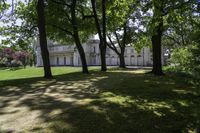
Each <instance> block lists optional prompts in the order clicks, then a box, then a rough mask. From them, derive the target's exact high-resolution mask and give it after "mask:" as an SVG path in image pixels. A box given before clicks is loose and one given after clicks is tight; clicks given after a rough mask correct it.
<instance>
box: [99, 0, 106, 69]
mask: <svg viewBox="0 0 200 133" xmlns="http://www.w3.org/2000/svg"><path fill="white" fill-rule="evenodd" d="M102 28H103V29H102V32H103V43H101V46H100V50H101V71H107V68H106V46H107V45H106V44H107V41H106V0H102Z"/></svg>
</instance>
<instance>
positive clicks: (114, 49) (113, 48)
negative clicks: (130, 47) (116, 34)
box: [107, 35, 120, 55]
mask: <svg viewBox="0 0 200 133" xmlns="http://www.w3.org/2000/svg"><path fill="white" fill-rule="evenodd" d="M107 37H108V39H109V41H110V43H107V46H108V47H109V48H110V49H112V50H113V51H115V52H116V53H117V54H118V55H119V54H120V53H119V51H118V50H117V48H116V46H115V44H114V43H113V41H112V39H111V37H110V36H109V35H107Z"/></svg>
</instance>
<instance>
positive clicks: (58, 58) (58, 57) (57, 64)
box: [57, 57, 59, 65]
mask: <svg viewBox="0 0 200 133" xmlns="http://www.w3.org/2000/svg"><path fill="white" fill-rule="evenodd" d="M57 65H59V57H57Z"/></svg>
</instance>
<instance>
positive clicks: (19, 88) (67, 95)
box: [0, 70, 200, 133]
mask: <svg viewBox="0 0 200 133" xmlns="http://www.w3.org/2000/svg"><path fill="white" fill-rule="evenodd" d="M187 80H188V79H187V78H180V77H175V76H173V75H166V76H164V77H155V76H152V75H146V74H140V73H135V70H133V71H132V70H128V71H119V70H112V71H110V72H107V73H100V72H96V71H92V72H91V74H89V75H83V74H81V73H79V72H76V73H69V74H64V75H58V76H55V79H52V80H47V79H43V78H28V79H18V80H9V81H0V100H1V104H0V116H1V119H0V125H1V126H0V129H2V131H6V130H8V131H13V132H16V131H28V132H58V133H62V132H63V133H66V132H67V133H113V132H115V133H132V132H152V133H155V132H187V131H188V130H189V129H191V130H193V129H195V128H197V127H198V126H199V123H198V122H199V121H200V113H199V112H200V106H199V105H200V93H199V91H198V88H197V87H195V86H192V85H191V84H188V83H187V82H186V81H187ZM16 123H17V126H16V125H14V124H16ZM12 124H13V125H12ZM9 125H12V126H11V127H10V126H9Z"/></svg>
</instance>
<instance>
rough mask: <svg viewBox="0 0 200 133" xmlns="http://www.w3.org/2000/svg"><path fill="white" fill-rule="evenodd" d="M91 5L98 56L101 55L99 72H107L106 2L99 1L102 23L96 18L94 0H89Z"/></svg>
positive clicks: (103, 0) (104, 0)
mask: <svg viewBox="0 0 200 133" xmlns="http://www.w3.org/2000/svg"><path fill="white" fill-rule="evenodd" d="M91 3H92V11H93V17H94V20H95V25H96V29H97V33H98V36H99V40H100V43H99V48H100V54H101V71H107V67H106V46H107V40H106V0H102V1H101V5H102V23H101V21H100V19H99V17H98V14H97V5H96V4H97V3H96V0H91Z"/></svg>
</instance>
